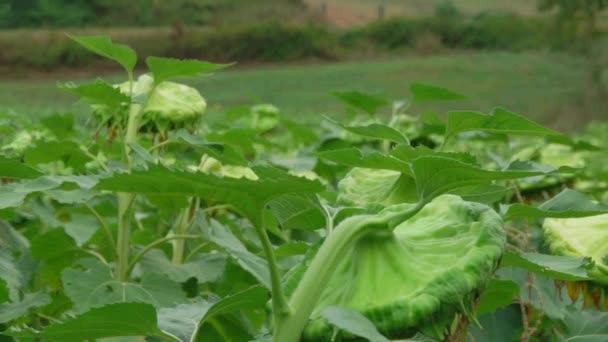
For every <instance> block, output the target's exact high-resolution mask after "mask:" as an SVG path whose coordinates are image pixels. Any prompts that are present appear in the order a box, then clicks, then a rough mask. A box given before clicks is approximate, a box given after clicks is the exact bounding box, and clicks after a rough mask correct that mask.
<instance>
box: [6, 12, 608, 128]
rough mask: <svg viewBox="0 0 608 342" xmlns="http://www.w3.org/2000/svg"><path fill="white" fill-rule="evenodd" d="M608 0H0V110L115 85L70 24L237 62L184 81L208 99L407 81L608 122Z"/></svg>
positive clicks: (37, 105)
mask: <svg viewBox="0 0 608 342" xmlns="http://www.w3.org/2000/svg"><path fill="white" fill-rule="evenodd" d="M606 7H608V0H537V1H535V0H510V1H500V0H492V1H491V0H452V1H448V0H255V1H253V0H172V1H167V0H130V1H125V0H0V113H3V112H4V113H8V112H10V113H19V114H22V115H28V116H45V115H48V114H51V113H54V112H64V111H79V110H83V107H80V106H78V105H75V104H74V98H73V97H72V96H70V95H68V94H64V93H62V92H61V91H60V90H58V89H57V88H56V85H55V83H56V81H57V80H63V81H65V80H76V81H78V80H85V79H91V78H96V77H100V76H101V77H103V78H105V79H108V80H110V81H113V82H118V81H121V80H122V79H121V78H122V77H123V76H122V75H121V74H120V69H119V67H117V66H115V65H112V64H110V63H108V62H106V61H104V60H102V59H99V58H97V57H95V56H94V55H92V54H90V53H88V52H87V51H85V50H84V49H82V48H81V47H79V46H78V45H77V44H75V43H73V42H71V41H70V40H68V39H67V38H66V36H65V33H71V34H77V35H88V34H108V35H110V36H111V37H112V38H113V40H114V41H117V42H121V43H125V44H128V45H131V46H132V47H133V48H135V50H136V51H137V52H138V54H139V58H140V66H142V69H141V70H140V72H144V71H145V69H143V66H144V63H143V60H144V59H145V57H146V56H148V55H155V56H168V57H176V58H196V59H203V60H208V61H212V62H237V64H236V65H235V66H234V67H232V68H231V69H229V70H227V71H221V72H218V73H216V74H214V75H211V76H209V77H206V78H204V79H200V80H193V81H190V83H191V84H193V85H194V86H196V87H197V88H198V89H199V90H200V91H201V92H202V94H203V95H204V96H205V97H206V98H207V101H208V102H209V104H210V105H211V107H212V108H213V109H212V110H221V109H223V108H226V107H230V106H236V105H243V104H253V103H259V102H265V103H272V104H275V105H277V106H278V107H279V108H281V110H282V111H283V112H284V113H285V114H288V115H293V116H294V118H297V119H302V120H305V119H310V120H314V119H317V118H318V117H319V116H320V115H323V114H332V113H334V112H339V111H342V110H343V108H342V105H341V104H340V102H339V101H338V100H336V99H335V98H334V97H332V96H330V95H329V94H330V92H332V91H336V90H338V91H346V90H358V91H363V92H367V93H370V94H374V95H380V96H384V97H386V98H389V99H393V100H401V99H406V98H407V97H408V93H407V86H408V84H409V83H412V82H423V83H429V84H433V85H436V86H440V87H445V88H448V89H452V90H455V91H458V92H460V93H464V94H466V95H468V96H470V97H471V100H467V101H460V102H456V103H455V102H451V103H450V104H449V105H448V106H447V107H443V106H444V105H442V104H435V105H433V106H430V105H429V107H428V108H418V109H421V110H428V111H436V112H439V113H441V112H444V111H445V110H448V109H473V110H480V111H489V110H491V109H492V108H494V107H496V106H500V107H505V108H507V109H509V110H511V111H514V112H518V113H520V114H524V115H527V116H529V117H530V118H532V119H535V120H539V121H541V122H544V123H545V124H548V125H550V126H552V127H554V128H557V129H562V130H565V131H571V130H576V129H579V128H581V127H583V126H584V125H585V124H587V123H588V122H590V121H592V120H596V119H608V38H605V36H606V32H608V11H607V10H606Z"/></svg>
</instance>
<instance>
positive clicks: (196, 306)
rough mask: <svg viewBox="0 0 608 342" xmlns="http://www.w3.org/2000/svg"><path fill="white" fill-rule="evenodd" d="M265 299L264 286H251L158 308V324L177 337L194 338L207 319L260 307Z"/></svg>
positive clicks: (191, 341)
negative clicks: (212, 299)
mask: <svg viewBox="0 0 608 342" xmlns="http://www.w3.org/2000/svg"><path fill="white" fill-rule="evenodd" d="M267 299H268V296H267V293H266V290H265V289H264V288H262V287H259V286H254V287H251V288H249V289H246V290H244V291H241V292H238V293H235V294H234V295H231V296H228V297H225V298H223V299H221V300H219V301H217V302H215V303H210V302H206V301H199V302H195V303H191V304H182V305H178V306H176V307H174V308H165V309H160V310H159V311H158V320H159V326H160V328H161V330H163V331H164V332H166V333H167V334H170V335H172V336H175V337H176V338H177V339H178V340H179V341H182V342H194V341H197V337H198V330H199V329H200V328H201V327H202V326H203V324H204V323H205V321H206V320H209V319H211V318H213V317H216V316H220V315H224V314H227V313H231V312H235V311H240V310H245V309H257V308H260V307H263V306H264V304H265V302H266V301H267Z"/></svg>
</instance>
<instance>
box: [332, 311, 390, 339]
mask: <svg viewBox="0 0 608 342" xmlns="http://www.w3.org/2000/svg"><path fill="white" fill-rule="evenodd" d="M321 316H323V318H325V319H326V320H327V321H328V322H329V323H330V324H331V325H333V326H336V327H337V328H340V329H342V330H345V331H347V332H349V333H351V334H353V335H355V336H359V337H363V338H365V339H366V340H368V341H371V342H389V339H388V338H386V337H384V336H382V334H380V332H378V329H376V327H375V326H374V324H373V323H372V322H370V320H369V319H367V317H365V316H363V315H362V314H360V313H358V312H356V311H352V310H348V309H344V308H340V307H336V306H329V307H327V308H325V309H323V311H322V312H321Z"/></svg>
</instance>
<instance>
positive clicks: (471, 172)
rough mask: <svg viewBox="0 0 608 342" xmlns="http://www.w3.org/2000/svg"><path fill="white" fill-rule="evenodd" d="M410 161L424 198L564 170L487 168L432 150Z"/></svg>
mask: <svg viewBox="0 0 608 342" xmlns="http://www.w3.org/2000/svg"><path fill="white" fill-rule="evenodd" d="M520 164H521V165H520ZM411 165H412V166H411V168H412V174H413V176H414V179H415V180H416V188H417V190H418V194H419V197H420V198H422V199H432V198H433V197H435V196H438V195H440V194H443V193H446V192H450V191H454V190H456V189H459V188H463V187H469V186H474V185H479V184H489V183H490V182H491V181H493V180H506V179H516V178H525V177H530V176H536V175H541V174H545V173H547V172H560V171H562V169H557V170H555V169H553V168H549V169H547V170H544V169H542V170H539V169H537V168H534V167H532V166H531V165H528V164H525V163H518V165H513V164H512V165H510V167H509V168H507V169H504V170H484V169H481V168H480V167H478V166H477V165H475V164H469V163H466V162H462V161H460V160H457V159H452V158H447V157H443V156H440V155H432V154H431V155H425V156H422V157H418V158H416V159H414V160H413V161H412V163H411ZM524 166H525V167H524ZM567 171H568V170H567Z"/></svg>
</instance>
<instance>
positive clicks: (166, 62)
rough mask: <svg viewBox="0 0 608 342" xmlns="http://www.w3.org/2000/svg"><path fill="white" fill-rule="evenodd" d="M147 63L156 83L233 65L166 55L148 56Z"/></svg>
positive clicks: (193, 75)
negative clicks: (167, 56)
mask: <svg viewBox="0 0 608 342" xmlns="http://www.w3.org/2000/svg"><path fill="white" fill-rule="evenodd" d="M146 64H147V65H148V68H150V71H151V72H152V75H154V82H155V83H156V84H158V83H161V82H162V81H166V80H168V79H171V78H176V77H195V76H200V75H201V74H204V73H208V72H211V71H215V70H220V69H224V68H227V67H229V66H231V65H232V64H233V63H230V64H214V63H209V62H204V61H197V60H194V59H175V58H165V57H153V56H151V57H148V58H146Z"/></svg>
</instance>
